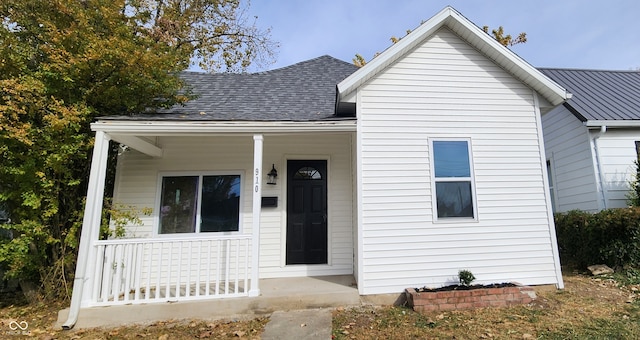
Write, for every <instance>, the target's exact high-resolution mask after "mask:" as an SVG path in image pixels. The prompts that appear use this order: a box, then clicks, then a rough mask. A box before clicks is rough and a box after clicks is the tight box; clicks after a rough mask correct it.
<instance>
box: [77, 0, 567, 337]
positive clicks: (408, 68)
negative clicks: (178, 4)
mask: <svg viewBox="0 0 640 340" xmlns="http://www.w3.org/2000/svg"><path fill="white" fill-rule="evenodd" d="M185 79H186V80H187V81H188V82H190V83H191V84H192V86H193V90H194V92H195V93H196V94H198V95H199V98H198V99H197V100H194V101H192V102H190V103H188V104H187V105H186V106H184V107H176V108H174V109H171V110H168V111H166V112H159V113H157V114H141V115H139V116H135V117H108V118H102V119H100V120H98V121H97V122H95V123H93V124H92V129H93V131H95V132H96V142H95V148H94V154H93V161H92V162H93V163H92V168H91V175H90V182H89V190H88V197H87V205H86V212H85V217H84V224H83V229H82V237H81V244H80V253H79V257H78V265H77V274H76V280H75V285H74V291H73V298H72V306H71V312H70V317H69V321H68V322H67V323H68V324H73V320H74V317H76V316H77V313H78V311H79V310H80V309H81V308H86V307H92V306H104V305H117V304H140V303H150V302H162V301H185V300H201V299H212V298H225V297H226V298H245V299H250V298H251V297H254V296H258V295H260V286H259V279H263V278H274V277H296V276H323V275H353V277H354V279H355V281H356V282H357V287H358V291H359V293H360V294H361V295H374V294H385V293H400V292H402V291H403V289H405V288H407V287H418V286H420V287H422V286H431V287H437V286H442V285H446V284H451V283H452V282H453V281H456V280H457V274H458V271H459V270H461V269H467V270H470V271H472V272H473V273H474V275H475V276H476V277H477V279H478V280H477V282H478V283H495V282H506V281H517V282H520V283H522V284H527V285H543V284H553V285H556V286H557V287H559V288H562V287H563V282H562V276H561V271H560V263H559V257H558V249H557V245H556V239H555V230H554V224H553V217H552V210H551V198H550V196H549V187H548V181H547V172H546V166H545V163H546V159H547V158H546V155H545V150H544V146H543V140H542V125H541V115H542V114H543V113H546V112H547V111H549V110H551V109H552V108H553V107H555V106H557V105H559V104H561V103H563V102H564V101H565V100H566V99H567V98H568V97H569V94H568V93H567V92H566V91H565V89H564V88H562V87H561V86H559V85H557V84H556V83H555V82H553V81H551V80H550V79H549V78H547V77H546V76H545V75H544V74H542V73H541V72H540V71H538V70H537V69H535V68H534V67H532V66H531V65H529V64H528V63H527V62H525V61H524V60H522V59H521V58H520V57H518V56H517V55H516V54H514V53H513V52H511V51H510V50H509V49H507V48H505V47H503V46H502V45H500V44H499V43H498V42H496V41H495V40H494V39H493V38H492V37H490V36H489V35H488V34H486V33H485V32H483V31H482V30H481V29H480V28H479V27H477V26H476V25H474V24H473V23H472V22H470V21H469V20H468V19H466V18H465V17H463V16H462V15H461V14H460V13H458V12H457V11H456V10H454V9H453V8H451V7H447V8H445V9H443V10H442V11H441V12H439V13H438V14H436V15H435V16H434V17H432V18H431V19H429V20H428V21H426V22H425V23H423V24H422V25H421V26H419V27H418V28H417V29H415V30H413V32H412V33H411V34H409V35H408V36H406V37H405V38H403V39H402V40H400V42H398V43H397V44H395V45H393V46H391V47H390V48H388V49H387V50H386V51H384V52H383V53H382V54H381V55H379V56H378V57H376V58H375V59H373V60H372V61H371V62H369V63H368V64H367V65H366V66H364V67H362V68H360V69H357V68H355V67H354V66H352V65H350V64H349V63H346V62H343V61H339V60H337V59H334V58H331V57H329V56H323V57H319V58H316V59H312V60H308V61H305V62H301V63H298V64H295V65H291V66H289V67H285V68H281V69H276V70H273V71H267V72H261V73H254V74H212V75H208V74H194V73H187V74H185ZM110 140H113V141H116V142H119V143H121V144H122V145H125V146H126V150H127V151H125V152H123V153H122V155H121V156H120V157H119V159H118V164H117V178H116V185H115V193H114V200H115V201H117V202H121V203H124V204H128V205H134V206H136V207H139V208H141V209H142V208H146V207H149V208H152V210H153V213H152V215H151V216H141V218H142V221H143V224H142V225H141V226H130V227H129V229H128V232H127V237H126V238H116V239H109V240H99V232H98V230H99V223H100V210H101V209H100V208H101V206H102V201H103V191H104V189H103V188H104V179H105V169H106V158H107V148H108V147H107V146H108V142H109V141H110ZM272 170H273V171H274V172H277V178H275V183H274V184H271V183H267V182H268V181H269V180H270V179H269V177H268V176H269V174H270V173H271V171H272Z"/></svg>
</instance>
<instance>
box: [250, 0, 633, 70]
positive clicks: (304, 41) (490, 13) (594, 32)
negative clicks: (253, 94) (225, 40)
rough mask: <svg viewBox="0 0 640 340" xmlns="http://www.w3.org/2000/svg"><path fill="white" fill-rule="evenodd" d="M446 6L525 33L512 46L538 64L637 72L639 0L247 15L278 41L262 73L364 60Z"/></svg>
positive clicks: (398, 3)
mask: <svg viewBox="0 0 640 340" xmlns="http://www.w3.org/2000/svg"><path fill="white" fill-rule="evenodd" d="M448 5H450V6H452V7H453V8H455V9H456V10H457V11H458V12H460V13H461V14H462V15H464V16H465V17H466V18H467V19H469V20H470V21H471V22H473V23H475V24H476V25H478V26H479V27H482V26H485V25H486V26H489V27H490V28H497V27H498V26H503V27H504V29H505V32H506V33H509V34H511V35H512V36H517V34H518V33H520V32H526V33H527V40H528V41H527V42H526V43H525V44H519V45H515V46H512V47H511V49H512V51H513V52H515V53H516V54H518V55H519V56H520V57H522V58H523V59H525V60H526V61H527V62H529V63H530V64H531V65H533V66H536V67H557V68H577V69H605V70H635V69H639V68H640V1H638V0H604V1H603V0H598V1H594V0H482V1H480V0H251V3H250V7H249V8H248V12H247V14H248V15H250V16H251V17H253V16H257V21H256V24H257V26H258V27H260V28H262V29H266V28H271V37H272V39H273V40H274V41H276V42H278V43H279V45H280V46H279V48H278V49H277V51H276V52H277V53H276V57H275V63H274V64H272V65H269V66H268V67H266V68H264V69H275V68H279V67H284V66H288V65H291V64H294V63H297V62H300V61H304V60H308V59H312V58H315V57H319V56H322V55H326V54H328V55H330V56H332V57H335V58H338V59H341V60H344V61H347V62H351V61H352V59H353V57H354V55H355V54H356V53H359V54H361V55H362V56H363V57H365V59H366V60H370V59H371V58H372V56H373V55H374V54H375V53H376V52H381V51H383V50H384V49H385V48H387V47H389V45H390V44H391V42H390V40H389V38H390V37H391V36H396V37H402V36H404V35H405V34H406V30H407V29H414V28H416V27H418V26H419V25H420V23H421V22H422V21H425V20H427V19H429V18H430V17H432V16H433V15H435V14H436V13H438V12H439V11H440V10H442V9H443V8H445V7H446V6H448ZM264 69H260V70H264ZM252 71H257V70H252Z"/></svg>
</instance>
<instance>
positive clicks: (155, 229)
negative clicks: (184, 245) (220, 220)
mask: <svg viewBox="0 0 640 340" xmlns="http://www.w3.org/2000/svg"><path fill="white" fill-rule="evenodd" d="M224 175H236V176H240V206H239V207H238V209H239V211H238V215H239V216H238V231H219V232H206V233H201V232H200V221H201V215H200V209H201V207H202V204H201V200H202V177H203V176H224ZM178 176H199V178H200V179H199V180H198V202H197V206H196V222H197V223H196V231H195V232H193V233H173V234H161V233H160V203H161V200H162V179H163V178H164V177H178ZM244 177H245V176H244V170H225V171H167V172H164V171H163V172H159V173H158V180H157V185H156V200H155V203H154V207H155V209H154V211H156V213H155V214H154V218H153V236H154V237H159V238H184V237H188V238H191V237H195V238H197V237H202V236H210V237H214V236H220V237H225V236H230V235H241V234H242V233H243V232H244V230H243V229H244V228H243V222H242V216H243V213H242V211H243V207H244V204H243V200H244V199H245V197H244V196H245V194H246V193H245V192H244V183H243V182H244Z"/></svg>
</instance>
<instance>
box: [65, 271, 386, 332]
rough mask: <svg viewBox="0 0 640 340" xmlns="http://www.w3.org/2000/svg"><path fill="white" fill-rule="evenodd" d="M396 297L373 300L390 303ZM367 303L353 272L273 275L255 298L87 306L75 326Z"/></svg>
mask: <svg viewBox="0 0 640 340" xmlns="http://www.w3.org/2000/svg"><path fill="white" fill-rule="evenodd" d="M395 298H396V297H388V298H387V299H386V300H380V301H373V300H372V301H371V302H375V303H380V302H382V303H389V304H390V303H393V302H394V299H395ZM367 302H368V300H363V301H361V297H360V295H359V294H358V289H357V288H356V284H355V280H354V278H353V276H352V275H337V276H319V277H296V278H272V279H261V280H260V296H258V297H253V298H239V299H216V300H193V301H182V302H177V303H162V304H140V305H119V306H110V307H92V308H84V309H82V313H81V314H80V316H79V318H78V321H77V323H76V327H77V328H90V327H108V326H113V325H123V324H131V323H144V322H151V321H155V320H170V319H173V320H175V319H200V320H215V319H239V318H250V317H253V316H256V315H261V314H270V313H272V312H274V311H279V310H296V309H308V308H331V307H341V306H344V307H346V306H355V305H359V304H361V303H367ZM68 315H69V309H65V310H62V311H60V312H59V314H58V322H57V324H59V325H61V324H62V323H64V322H65V320H67V318H68Z"/></svg>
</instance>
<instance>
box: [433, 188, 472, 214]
mask: <svg viewBox="0 0 640 340" xmlns="http://www.w3.org/2000/svg"><path fill="white" fill-rule="evenodd" d="M436 197H437V198H438V202H437V204H438V218H442V217H473V203H472V201H471V182H468V181H465V182H437V183H436Z"/></svg>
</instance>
